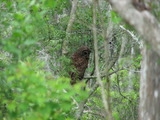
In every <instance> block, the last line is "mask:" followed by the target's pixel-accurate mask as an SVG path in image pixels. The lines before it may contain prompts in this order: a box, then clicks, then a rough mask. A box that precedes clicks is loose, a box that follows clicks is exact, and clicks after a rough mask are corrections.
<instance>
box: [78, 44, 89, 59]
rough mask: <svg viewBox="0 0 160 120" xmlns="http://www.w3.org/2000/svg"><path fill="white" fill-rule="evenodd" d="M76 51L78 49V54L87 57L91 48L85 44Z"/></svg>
mask: <svg viewBox="0 0 160 120" xmlns="http://www.w3.org/2000/svg"><path fill="white" fill-rule="evenodd" d="M78 51H79V55H80V56H81V57H84V58H86V59H89V55H90V53H91V50H90V49H89V48H88V47H87V46H82V47H80V48H79V50H78Z"/></svg>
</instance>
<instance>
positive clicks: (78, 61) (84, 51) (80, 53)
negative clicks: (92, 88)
mask: <svg viewBox="0 0 160 120" xmlns="http://www.w3.org/2000/svg"><path fill="white" fill-rule="evenodd" d="M90 53H91V50H90V49H89V48H88V47H87V46H82V47H80V48H79V49H78V50H77V51H76V52H75V53H73V55H72V57H71V60H72V65H73V66H74V68H75V71H73V72H69V74H70V76H71V85H73V84H75V83H76V81H77V80H82V79H83V77H84V73H85V70H86V68H87V67H88V61H89V55H90Z"/></svg>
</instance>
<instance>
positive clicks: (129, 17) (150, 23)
mask: <svg viewBox="0 0 160 120" xmlns="http://www.w3.org/2000/svg"><path fill="white" fill-rule="evenodd" d="M109 2H110V3H111V5H112V7H113V9H114V10H115V11H117V12H118V13H119V15H120V16H121V17H122V18H123V19H124V20H126V21H127V22H128V23H129V24H130V25H132V26H133V27H134V28H135V29H136V31H137V32H138V33H139V34H140V35H141V36H142V37H143V38H144V40H145V41H146V42H147V43H149V44H150V45H151V49H153V50H154V51H155V52H156V53H158V55H160V34H159V33H160V25H159V23H158V21H157V20H156V18H155V17H154V16H153V15H152V14H151V13H150V12H149V11H147V10H144V11H138V10H137V9H136V8H135V7H134V6H133V5H132V3H131V0H109Z"/></svg>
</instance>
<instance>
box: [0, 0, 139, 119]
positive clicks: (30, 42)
mask: <svg viewBox="0 0 160 120" xmlns="http://www.w3.org/2000/svg"><path fill="white" fill-rule="evenodd" d="M103 2H104V1H103ZM103 2H102V3H101V4H100V5H101V7H100V8H99V9H98V10H97V26H96V27H97V33H98V34H97V38H98V47H99V67H100V71H101V74H102V81H103V83H104V86H106V85H107V81H106V79H105V75H103V73H104V71H105V66H106V64H105V55H104V53H105V51H104V41H105V40H104V38H103V33H102V31H103V27H104V28H105V29H107V28H108V27H110V24H112V25H111V28H112V30H111V32H110V33H109V34H108V36H110V39H109V42H108V44H109V49H108V50H109V58H108V60H109V61H111V62H113V63H114V64H113V66H112V68H111V69H110V70H109V80H110V99H111V103H110V104H111V108H112V115H113V118H114V119H115V120H136V119H138V100H139V93H138V92H139V72H140V61H141V55H140V49H139V48H140V47H139V46H140V45H141V41H140V38H139V36H138V37H137V35H136V33H135V32H131V34H133V35H134V34H135V37H136V39H135V38H134V37H133V36H132V35H131V34H130V33H129V32H128V31H129V30H130V31H133V29H132V28H131V27H130V26H128V25H126V23H125V22H124V21H123V20H122V19H121V18H120V17H119V16H118V15H117V14H116V13H115V12H114V11H112V10H110V7H109V4H108V3H106V2H104V3H103ZM71 7H72V3H71V2H70V1H68V0H58V1H54V0H38V1H36V0H26V1H20V0H14V1H12V0H11V1H5V0H1V1H0V11H1V12H0V18H1V19H0V119H7V120H14V119H15V120H17V119H24V120H63V119H66V120H71V119H73V120H74V119H75V117H76V114H79V113H78V111H79V110H78V109H79V106H80V105H81V104H80V103H81V102H82V101H85V100H86V104H85V105H84V106H83V107H84V110H83V114H82V116H81V118H82V119H84V120H102V119H105V112H104V105H103V102H102V98H101V91H100V88H99V87H97V89H95V90H94V93H92V94H90V92H91V91H92V88H93V87H94V84H96V77H90V78H86V79H85V80H83V82H80V83H78V84H76V85H74V86H71V85H70V78H69V75H68V71H69V70H71V69H72V67H71V65H70V56H71V54H72V53H73V52H74V51H76V50H77V48H79V47H80V46H82V45H87V46H89V47H90V49H91V51H92V52H91V55H90V64H89V67H88V69H87V71H86V76H94V75H95V63H94V47H93V33H92V29H91V27H92V4H91V3H85V2H84V1H83V0H82V1H80V2H79V3H78V8H77V11H76V20H75V21H74V24H73V26H72V29H71V33H69V36H67V40H68V46H69V47H68V48H69V49H68V54H67V56H63V55H62V47H63V46H62V44H63V41H64V40H65V39H66V29H67V25H68V22H69V19H70V12H71ZM106 8H107V9H106ZM108 11H109V12H108ZM102 24H103V25H102ZM120 25H123V26H125V28H126V29H125V30H124V29H122V28H121V27H120ZM102 26H103V27H102ZM127 29H128V31H127ZM115 58H116V61H115V60H114V59H115ZM85 81H89V82H88V83H85ZM86 84H87V85H86ZM84 87H85V90H83V89H84Z"/></svg>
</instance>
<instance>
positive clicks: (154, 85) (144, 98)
mask: <svg viewBox="0 0 160 120" xmlns="http://www.w3.org/2000/svg"><path fill="white" fill-rule="evenodd" d="M142 54H143V61H142V74H141V82H140V107H139V109H140V114H139V117H140V120H160V57H159V56H158V55H157V54H156V53H155V52H154V51H153V50H151V49H147V48H144V49H143V53H142Z"/></svg>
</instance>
